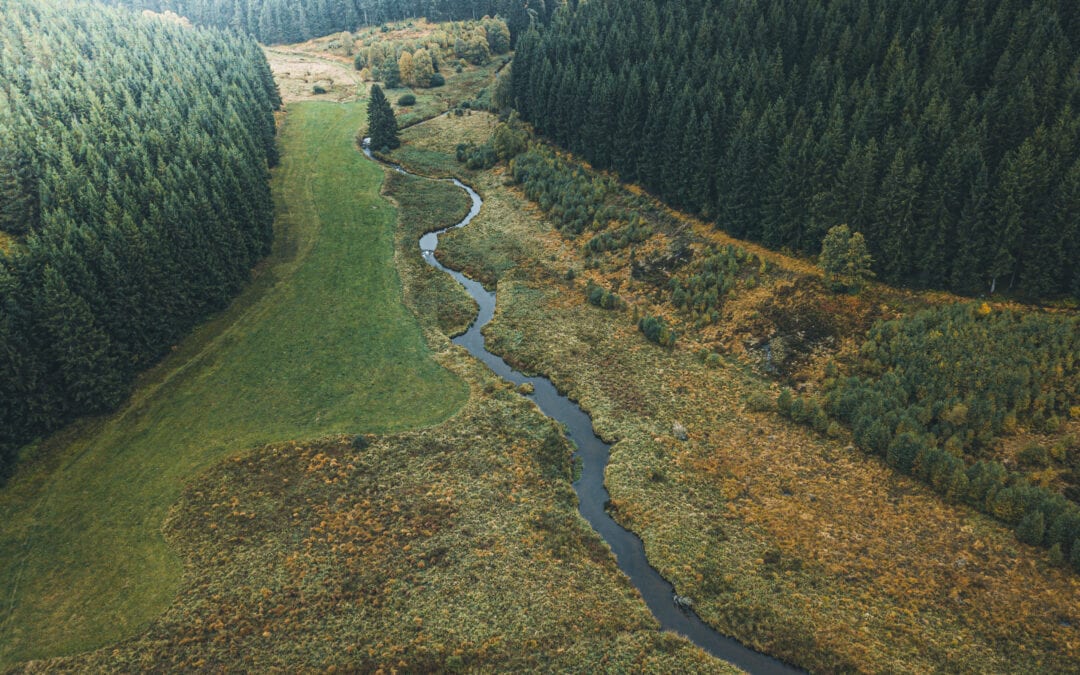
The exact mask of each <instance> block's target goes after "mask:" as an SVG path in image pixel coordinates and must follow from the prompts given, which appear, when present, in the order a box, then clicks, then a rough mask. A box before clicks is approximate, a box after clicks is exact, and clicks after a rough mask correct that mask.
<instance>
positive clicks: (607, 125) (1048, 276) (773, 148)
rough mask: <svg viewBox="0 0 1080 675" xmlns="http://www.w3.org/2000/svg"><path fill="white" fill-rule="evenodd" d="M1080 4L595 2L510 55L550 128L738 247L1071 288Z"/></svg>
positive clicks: (932, 275)
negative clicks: (837, 236)
mask: <svg viewBox="0 0 1080 675" xmlns="http://www.w3.org/2000/svg"><path fill="white" fill-rule="evenodd" d="M1078 37H1080V5H1078V4H1077V3H1070V2H1058V1H1056V0H1031V1H1030V2H1016V1H1015V0H986V1H985V2H975V3H973V2H966V1H962V0H915V1H913V2H904V3H898V2H891V1H889V0H832V1H830V2H825V1H824V0H807V1H805V2H797V3H792V2H786V1H785V0H767V1H764V2H754V3H748V2H742V1H741V0H708V1H707V0H683V1H682V2H664V1H661V0H633V1H631V0H597V1H595V2H588V3H573V4H571V5H566V6H564V8H563V9H562V10H560V11H558V12H556V13H555V15H554V16H553V18H552V20H551V23H550V25H549V26H548V27H547V28H546V29H544V30H530V31H528V32H526V33H525V34H523V35H522V36H521V38H520V40H519V42H518V44H517V52H516V56H515V60H514V66H513V80H512V94H511V99H512V103H513V105H514V106H515V107H516V108H517V110H518V111H519V112H520V113H521V114H522V116H523V117H524V118H525V119H527V120H529V121H530V122H532V123H533V124H534V125H535V127H536V128H537V129H538V130H539V131H540V132H542V133H543V134H545V135H546V136H548V137H549V138H551V139H553V140H555V141H556V142H558V143H560V144H561V145H563V146H564V147H567V148H568V149H570V150H572V151H574V152H576V153H580V154H581V155H582V156H583V157H585V158H586V159H588V161H589V162H590V163H592V164H593V165H594V166H596V167H598V168H601V169H614V170H615V171H617V172H618V173H619V175H620V176H621V177H622V178H623V179H625V180H627V181H636V182H640V183H641V184H642V185H643V186H645V187H646V188H647V189H649V190H650V191H652V192H654V193H655V194H657V195H659V196H660V197H662V198H663V199H664V200H665V201H667V202H669V203H671V204H672V205H674V206H676V207H679V208H682V209H684V210H688V211H691V212H694V213H699V214H702V215H703V216H705V217H707V218H711V219H714V220H715V222H716V223H717V225H718V226H719V227H721V228H723V229H725V230H726V231H728V232H730V233H731V234H733V235H734V236H738V237H744V238H748V239H752V240H756V241H760V242H763V243H765V244H766V245H768V246H771V247H774V248H782V247H789V248H791V249H793V250H796V251H801V252H805V253H811V254H814V253H817V252H818V250H819V247H820V245H821V241H822V239H823V237H824V235H825V233H826V232H827V231H828V230H829V229H830V228H832V227H834V226H836V225H840V224H846V225H848V226H849V228H850V229H851V231H857V232H861V233H862V234H863V235H864V236H865V238H866V243H867V245H868V248H869V255H870V256H871V257H872V258H873V260H874V261H875V266H874V271H875V272H876V274H877V276H878V277H880V278H882V279H884V280H886V281H888V282H892V283H905V284H914V285H927V286H933V287H939V288H949V289H952V290H955V291H959V292H967V293H975V292H994V291H1003V290H1010V291H1012V292H1014V293H1020V294H1024V295H1027V296H1034V297H1045V296H1063V295H1074V296H1075V295H1080V266H1077V265H1076V264H1075V262H1074V261H1075V260H1077V259H1078V256H1080V116H1078V114H1077V113H1078V111H1080V78H1078V77H1077V75H1076V74H1077V72H1078V71H1080V54H1078V51H1077V50H1078V45H1080V41H1078Z"/></svg>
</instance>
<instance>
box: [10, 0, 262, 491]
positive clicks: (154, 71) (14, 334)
mask: <svg viewBox="0 0 1080 675" xmlns="http://www.w3.org/2000/svg"><path fill="white" fill-rule="evenodd" d="M0 44H3V45H4V48H3V49H2V50H0V233H2V234H3V236H4V237H5V238H6V239H7V240H8V241H9V242H12V245H11V248H10V250H9V251H8V252H7V253H6V254H5V253H0V475H6V474H7V473H9V472H10V470H11V468H12V467H13V464H14V461H15V458H16V454H17V450H18V448H19V447H20V446H21V445H22V444H24V443H26V442H27V441H29V440H31V439H33V438H35V437H37V436H40V435H42V434H45V433H47V432H49V431H51V430H53V429H56V428H57V427H58V426H60V425H61V424H63V423H64V422H66V421H68V420H70V419H72V418H74V417H76V416H78V415H84V414H92V413H100V412H105V411H108V410H111V409H113V408H114V407H115V406H116V405H117V404H118V403H119V402H120V401H121V400H122V398H123V397H124V396H125V395H126V393H127V391H128V387H129V385H130V382H131V381H132V379H133V377H134V375H135V374H136V373H137V372H138V371H139V370H140V369H142V368H144V367H145V366H147V365H148V364H150V363H152V362H153V361H155V360H156V359H157V358H159V357H160V356H161V355H162V354H164V353H165V352H166V351H167V350H168V349H169V347H170V345H172V344H173V343H174V342H175V341H176V340H177V339H178V338H179V337H180V336H182V335H183V334H184V333H185V332H187V331H188V330H189V329H190V328H191V327H192V326H193V325H194V324H195V323H196V322H197V321H199V320H200V319H202V318H203V317H205V316H206V315H207V314H208V313H209V312H212V311H214V310H218V309H221V308H222V307H224V306H225V304H226V303H227V302H228V301H229V299H230V298H231V297H232V296H233V295H234V294H235V293H236V291H237V290H238V289H239V288H240V287H241V286H242V284H243V283H244V282H245V280H246V279H247V278H248V275H249V271H250V270H251V267H252V266H253V265H254V264H255V262H256V261H258V260H259V259H260V258H261V257H262V256H264V255H265V254H266V253H267V252H268V251H269V247H270V242H271V237H272V223H273V203H272V201H271V197H270V191H269V171H268V167H269V166H270V165H271V164H273V163H274V162H275V161H276V159H277V154H276V149H275V145H274V134H275V126H274V118H273V110H274V109H275V108H276V107H277V106H278V105H279V104H280V100H279V98H278V93H277V89H276V86H275V84H274V81H273V77H272V75H271V73H270V69H269V66H268V64H267V63H266V60H265V58H264V57H263V54H262V51H261V50H260V49H259V46H258V45H257V44H256V43H255V42H254V41H253V40H251V39H249V38H241V37H237V36H235V35H229V34H227V33H223V32H220V31H216V30H208V29H195V28H185V27H183V26H180V25H178V24H175V23H170V22H166V21H162V20H158V19H153V18H144V17H140V16H137V15H135V14H132V13H130V12H126V11H121V10H116V9H111V8H106V7H102V6H99V5H94V4H87V3H80V2H50V3H41V2H37V1H35V0H8V1H7V2H6V3H5V6H4V11H3V12H2V13H0Z"/></svg>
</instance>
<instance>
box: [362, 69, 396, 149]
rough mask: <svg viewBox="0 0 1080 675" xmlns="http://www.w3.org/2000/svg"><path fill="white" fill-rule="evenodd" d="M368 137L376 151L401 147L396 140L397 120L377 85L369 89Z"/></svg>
mask: <svg viewBox="0 0 1080 675" xmlns="http://www.w3.org/2000/svg"><path fill="white" fill-rule="evenodd" d="M367 112H368V136H369V137H370V138H371V147H372V148H374V149H376V150H393V149H394V148H396V147H398V146H400V145H401V141H399V140H398V128H397V119H396V118H395V117H394V111H393V109H392V108H391V107H390V101H388V100H386V94H384V93H383V90H382V89H381V88H380V87H379V85H377V84H375V85H372V87H371V99H370V100H369V101H368V110H367Z"/></svg>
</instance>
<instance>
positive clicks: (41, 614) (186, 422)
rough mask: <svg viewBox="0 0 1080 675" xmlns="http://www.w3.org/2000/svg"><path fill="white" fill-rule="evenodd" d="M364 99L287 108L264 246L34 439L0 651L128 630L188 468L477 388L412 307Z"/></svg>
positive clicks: (11, 511) (7, 495)
mask: <svg viewBox="0 0 1080 675" xmlns="http://www.w3.org/2000/svg"><path fill="white" fill-rule="evenodd" d="M362 125H363V105H362V104H359V103H357V104H352V105H347V106H341V105H336V104H318V103H308V104H295V105H293V106H291V109H290V115H289V118H288V121H287V123H286V124H285V127H284V129H283V132H282V140H281V142H282V146H283V147H282V150H283V152H282V156H283V161H282V165H281V166H280V168H278V169H277V170H276V171H275V173H274V177H273V189H274V194H275V195H276V200H277V203H276V206H277V210H278V219H277V224H276V230H277V231H276V240H275V247H274V252H273V254H272V256H271V258H270V259H269V260H268V261H266V263H264V265H263V266H262V269H261V270H260V271H259V274H258V276H257V278H256V280H255V282H254V284H253V285H252V286H251V287H250V288H249V289H248V290H247V291H246V292H245V293H244V294H243V296H242V297H240V298H238V299H237V300H236V301H235V302H234V304H233V306H232V307H231V308H230V309H229V310H227V312H225V314H224V315H223V316H221V317H219V318H217V319H216V320H214V321H213V322H211V323H210V324H209V325H206V326H204V327H202V328H201V329H199V330H198V331H197V332H196V334H195V335H193V336H192V337H191V338H190V339H189V340H187V341H185V342H184V343H183V344H181V345H179V346H178V348H177V350H176V352H175V353H174V354H173V355H172V356H171V357H170V358H168V359H166V361H165V362H164V363H162V364H161V365H160V366H159V367H157V368H155V369H154V370H153V371H152V372H150V373H148V374H147V375H146V376H145V377H144V378H143V381H142V382H141V384H140V386H139V388H138V389H137V391H136V393H135V394H134V395H133V397H132V399H131V401H130V403H129V404H127V405H126V406H125V407H124V408H123V409H122V410H120V411H119V412H118V413H116V414H115V415H112V416H110V417H108V418H104V419H98V420H89V421H85V422H82V423H80V424H77V425H75V426H73V427H72V428H71V429H69V430H67V431H65V432H63V433H61V434H58V435H57V436H56V437H54V438H52V439H49V440H47V441H45V442H44V443H42V444H41V446H40V447H38V448H37V449H36V450H35V456H34V457H33V458H32V459H31V460H30V461H28V462H27V464H26V466H25V468H24V469H23V470H22V471H21V472H20V474H18V475H16V476H15V477H14V478H13V480H12V481H11V483H10V484H9V486H7V487H6V488H5V489H4V491H3V493H2V494H0V550H2V551H3V555H2V556H0V560H2V562H0V565H2V566H0V579H2V582H0V584H2V585H0V599H2V605H0V607H2V612H3V613H2V615H0V620H2V624H0V665H4V664H10V663H13V662H15V661H20V660H24V659H28V658H41V657H45V656H52V655H57V654H65V653H72V652H75V651H79V650H84V649H88V648H91V647H95V646H99V645H102V644H105V643H107V642H110V641H114V640H116V639H118V638H120V637H123V636H124V635H128V634H131V633H132V632H133V631H135V630H136V629H137V628H138V627H139V626H140V625H142V624H144V623H145V622H147V621H148V620H149V619H150V618H151V617H153V616H155V615H156V614H158V613H159V612H161V610H162V609H163V608H164V607H165V606H166V605H167V604H168V602H169V601H170V600H171V599H172V598H173V596H174V594H175V592H176V591H177V588H178V584H179V582H180V571H181V563H180V560H179V559H178V558H177V556H176V554H175V552H173V551H171V550H170V549H169V548H168V546H167V545H166V543H165V540H164V538H163V537H162V533H161V529H160V528H161V523H162V520H163V519H164V517H165V514H166V511H167V509H168V507H169V505H170V504H172V503H174V502H175V501H176V500H177V498H178V497H179V496H180V494H181V491H182V490H183V488H184V483H185V481H186V480H188V479H190V478H191V477H192V476H194V475H195V474H196V473H197V472H198V471H200V470H203V469H205V468H207V467H208V466H210V465H211V464H213V463H215V462H217V461H220V460H221V459H222V458H224V457H226V456H227V455H229V454H232V453H236V452H238V451H241V450H243V449H245V448H249V447H252V446H255V445H259V444H263V443H268V442H275V441H282V440H290V439H299V438H314V437H320V436H324V435H327V434H334V433H356V432H362V431H363V432H383V431H394V430H399V429H404V428H412V427H418V426H426V425H430V424H433V423H436V422H438V421H440V420H443V419H446V418H447V417H448V416H449V415H451V414H453V413H454V411H456V410H458V409H459V408H460V406H461V405H462V403H463V402H464V400H465V398H466V395H467V388H466V386H465V384H464V383H462V382H461V381H460V380H459V379H458V378H456V377H455V376H453V375H452V374H451V373H449V372H448V371H446V370H445V369H444V368H442V367H441V366H439V365H438V364H436V363H435V362H434V361H432V360H431V358H430V352H429V349H428V347H427V346H426V344H425V342H424V338H423V335H422V332H421V330H420V328H419V326H418V324H417V321H416V319H415V317H414V316H413V315H412V314H411V313H410V312H409V311H408V310H407V309H406V308H405V307H404V305H403V303H402V295H401V285H400V281H399V278H398V275H397V272H396V270H395V268H394V265H393V256H392V250H393V248H392V247H393V227H394V223H395V221H396V214H395V210H394V208H393V207H392V206H390V205H389V204H388V203H387V202H386V201H385V200H383V199H382V198H380V196H379V188H380V185H381V184H382V180H383V177H382V171H381V170H380V169H379V168H378V167H376V166H374V165H373V164H371V163H370V162H368V161H366V160H365V159H364V158H363V157H362V156H361V155H360V154H359V153H358V152H356V150H355V148H354V145H353V136H354V134H355V131H356V129H357V128H359V127H360V126H362Z"/></svg>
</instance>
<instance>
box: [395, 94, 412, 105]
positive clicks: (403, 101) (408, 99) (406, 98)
mask: <svg viewBox="0 0 1080 675" xmlns="http://www.w3.org/2000/svg"><path fill="white" fill-rule="evenodd" d="M397 104H398V105H416V96H414V95H412V94H402V95H401V96H399V97H398V100H397Z"/></svg>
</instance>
